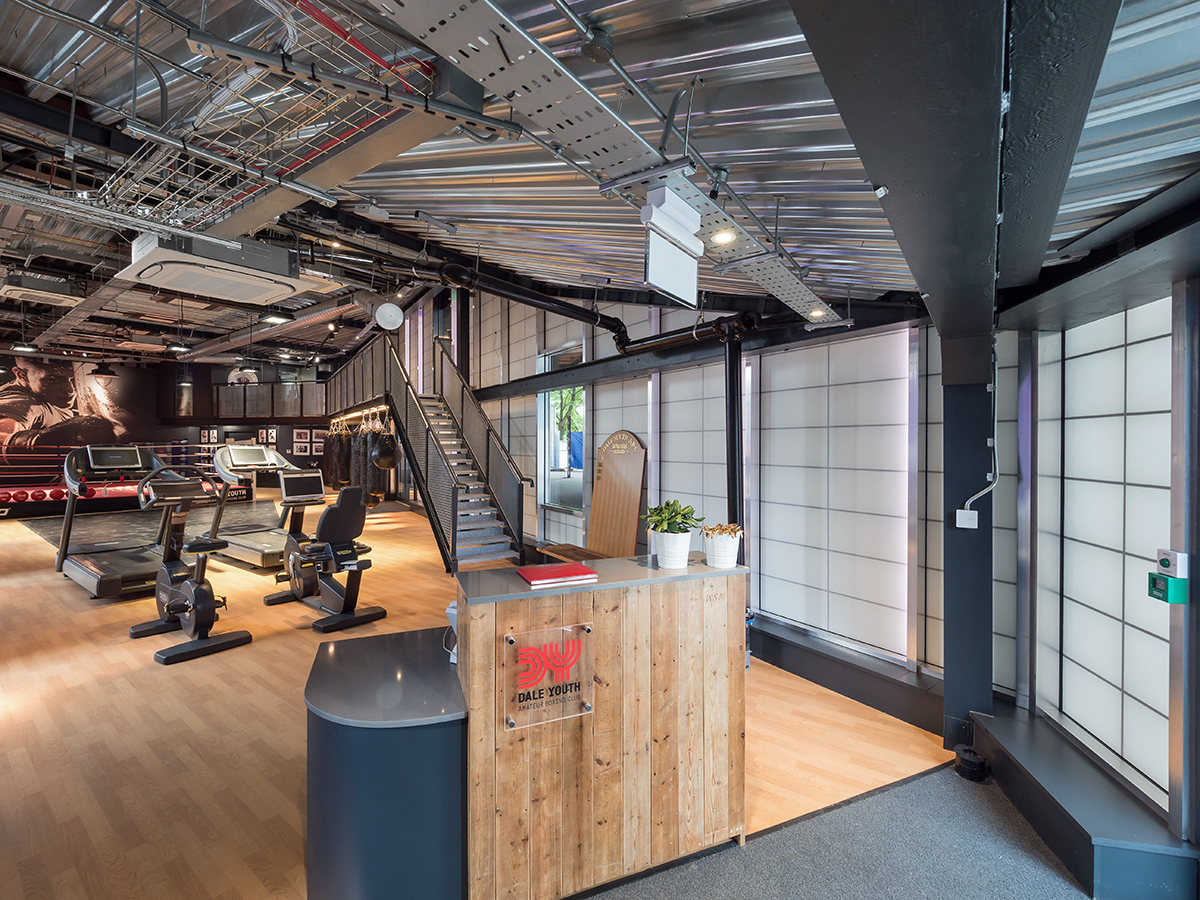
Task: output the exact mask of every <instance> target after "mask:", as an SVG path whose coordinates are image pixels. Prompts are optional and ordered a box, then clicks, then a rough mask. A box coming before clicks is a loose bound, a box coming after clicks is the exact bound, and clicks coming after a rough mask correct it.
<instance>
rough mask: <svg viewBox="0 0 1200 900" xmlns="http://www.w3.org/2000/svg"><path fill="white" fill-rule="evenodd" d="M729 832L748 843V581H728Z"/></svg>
mask: <svg viewBox="0 0 1200 900" xmlns="http://www.w3.org/2000/svg"><path fill="white" fill-rule="evenodd" d="M726 590H727V591H728V594H729V626H728V627H729V640H728V644H729V683H730V685H731V690H730V692H729V833H730V834H735V835H737V836H738V843H740V844H745V843H746V579H745V578H737V577H733V578H729V579H728V584H727V587H726Z"/></svg>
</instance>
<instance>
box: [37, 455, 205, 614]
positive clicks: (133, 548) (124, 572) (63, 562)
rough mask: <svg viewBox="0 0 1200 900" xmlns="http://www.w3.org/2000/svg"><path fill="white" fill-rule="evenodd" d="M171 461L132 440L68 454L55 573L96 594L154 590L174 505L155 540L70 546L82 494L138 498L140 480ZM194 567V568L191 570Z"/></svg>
mask: <svg viewBox="0 0 1200 900" xmlns="http://www.w3.org/2000/svg"><path fill="white" fill-rule="evenodd" d="M164 465H166V463H164V462H163V461H162V459H161V458H160V457H159V456H158V455H157V454H156V453H153V452H151V451H150V450H147V449H146V448H144V447H135V446H134V445H133V444H89V445H88V446H86V447H80V448H79V449H77V450H72V451H71V452H70V453H68V454H67V458H66V460H65V462H64V463H63V475H64V476H65V478H66V481H67V488H68V491H67V511H66V514H65V515H64V516H63V527H62V536H61V537H60V538H59V542H58V556H57V557H56V558H55V561H54V571H56V572H62V573H63V575H65V576H67V577H68V578H70V579H71V580H72V581H74V582H75V583H76V584H78V585H80V586H81V587H85V588H87V589H88V590H89V591H91V592H92V596H93V597H126V596H129V595H132V594H147V593H151V592H153V591H154V581H155V579H156V578H157V577H158V570H159V567H160V566H161V565H162V561H163V546H162V544H163V541H164V540H165V536H166V535H167V534H168V532H169V531H170V526H171V509H170V507H165V508H164V509H163V513H162V520H161V521H160V522H159V526H158V537H157V538H156V539H155V541H154V543H151V544H147V543H145V542H144V541H138V540H132V541H131V540H124V541H121V540H116V541H99V542H97V543H94V544H74V545H72V544H71V529H72V527H73V525H74V523H75V509H76V506H77V504H78V502H79V498H80V497H84V498H87V497H94V496H113V495H121V494H125V493H127V494H128V496H130V497H133V496H135V491H136V488H137V484H138V482H139V481H141V480H142V479H143V478H145V477H146V476H147V475H149V474H150V473H151V472H153V471H154V470H155V469H158V468H161V467H162V466H164ZM190 568H191V567H190V566H189V569H190Z"/></svg>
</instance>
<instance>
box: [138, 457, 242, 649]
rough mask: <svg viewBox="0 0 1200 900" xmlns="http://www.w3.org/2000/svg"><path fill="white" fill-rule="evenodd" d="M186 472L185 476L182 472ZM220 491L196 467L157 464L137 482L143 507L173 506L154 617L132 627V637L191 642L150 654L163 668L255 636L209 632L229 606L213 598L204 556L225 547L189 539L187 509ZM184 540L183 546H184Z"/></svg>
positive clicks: (216, 494)
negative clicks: (174, 634)
mask: <svg viewBox="0 0 1200 900" xmlns="http://www.w3.org/2000/svg"><path fill="white" fill-rule="evenodd" d="M183 473H187V474H183ZM219 492H220V489H219V488H218V487H217V485H216V483H215V482H214V481H213V478H212V476H211V475H208V474H206V473H205V472H204V471H203V470H202V469H200V468H199V467H197V466H191V465H180V466H159V467H158V468H157V469H155V470H154V471H153V472H151V473H150V474H149V475H147V476H146V477H145V478H143V479H142V480H141V481H139V482H138V486H137V498H138V503H140V504H141V507H142V509H150V508H152V507H164V506H174V507H175V508H174V510H172V512H171V518H170V525H169V527H168V528H167V531H166V534H165V535H164V536H163V558H162V559H163V561H162V566H161V567H160V568H159V570H158V577H157V578H156V579H155V583H154V602H155V604H156V605H157V606H158V619H157V620H152V621H149V622H143V623H142V624H141V625H134V626H133V627H131V628H130V629H129V636H130V637H131V638H142V637H149V636H150V635H155V634H167V633H168V632H171V631H182V632H183V633H184V634H186V635H187V636H188V637H190V638H193V640H190V641H187V642H185V643H183V644H178V645H176V646H174V647H168V648H165V649H163V650H159V651H158V652H157V653H155V654H154V659H155V661H156V662H160V663H162V664H163V665H167V666H169V665H171V664H172V663H177V662H184V661H186V660H189V659H197V658H199V657H201V656H208V655H209V654H211V653H219V652H220V651H222V650H229V649H231V648H233V647H240V646H241V645H243V644H249V643H250V642H251V640H253V638H252V637H251V635H250V632H248V631H231V632H228V633H226V634H217V635H214V634H212V633H211V632H212V627H213V625H214V624H215V623H216V621H217V619H218V618H219V616H218V615H217V610H218V609H219V608H224V607H226V606H227V603H226V601H225V598H223V597H222V598H221V599H217V597H216V595H215V594H214V593H213V589H212V585H211V584H210V583H209V582H208V579H206V578H205V574H206V570H207V568H208V554H210V553H214V552H216V551H217V550H223V549H225V547H226V546H227V544H226V542H225V541H222V540H215V541H214V540H208V539H206V538H194V539H193V540H191V541H187V538H186V537H185V536H184V529H185V527H186V526H187V517H188V511H189V510H190V509H191V507H192V503H193V502H194V501H196V500H203V499H216V497H217V496H218V494H219ZM185 542H186V543H185ZM184 553H194V554H196V566H195V571H194V572H193V571H192V567H190V566H189V565H188V564H187V563H185V562H184V561H183V559H182V555H183V554H184Z"/></svg>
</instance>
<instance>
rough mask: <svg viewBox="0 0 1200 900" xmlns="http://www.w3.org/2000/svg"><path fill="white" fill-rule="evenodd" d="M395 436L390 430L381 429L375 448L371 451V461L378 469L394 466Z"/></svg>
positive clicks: (395, 455)
mask: <svg viewBox="0 0 1200 900" xmlns="http://www.w3.org/2000/svg"><path fill="white" fill-rule="evenodd" d="M396 457H397V453H396V436H395V435H394V434H392V433H391V431H382V432H380V434H379V440H378V441H376V442H375V448H374V449H373V450H372V451H371V463H372V464H373V465H374V466H375V467H376V468H379V469H394V468H396Z"/></svg>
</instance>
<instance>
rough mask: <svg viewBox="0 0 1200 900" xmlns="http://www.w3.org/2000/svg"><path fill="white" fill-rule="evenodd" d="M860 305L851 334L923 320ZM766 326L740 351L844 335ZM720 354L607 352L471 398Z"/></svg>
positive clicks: (696, 346)
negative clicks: (863, 307) (607, 355)
mask: <svg viewBox="0 0 1200 900" xmlns="http://www.w3.org/2000/svg"><path fill="white" fill-rule="evenodd" d="M858 306H859V305H858V303H855V305H854V320H855V323H856V324H857V326H858V327H856V328H855V329H854V331H853V332H852V333H854V334H859V333H862V332H863V331H866V330H869V329H871V328H876V327H879V326H886V325H893V324H895V323H897V322H906V321H917V320H920V319H923V318H924V311H921V310H917V309H914V308H913V307H911V306H896V307H891V308H889V307H884V306H882V305H880V306H875V307H871V308H870V309H865V310H862V311H860V310H859V308H858ZM834 309H835V310H836V309H837V307H836V306H835V307H834ZM765 325H766V327H764V328H763V329H762V330H760V331H752V332H749V333H747V334H746V335H745V336H744V337H743V339H742V351H743V352H748V351H755V350H763V349H765V348H767V347H783V346H787V345H788V344H798V343H801V342H803V341H812V342H814V343H819V342H822V341H829V340H833V339H836V338H837V337H841V336H842V334H843V333H841V332H839V333H837V334H831V333H830V332H828V331H812V332H810V331H807V330H805V328H804V322H803V321H802V320H799V319H797V320H796V321H795V322H794V323H793V324H786V325H785V324H784V323H778V325H777V326H772V325H771V323H765ZM724 354H725V347H724V346H723V345H722V344H721V343H720V342H719V341H717V340H707V341H700V342H694V343H689V344H684V345H677V346H672V347H669V348H667V349H665V350H652V351H648V352H643V353H637V354H634V355H631V356H609V357H606V358H604V359H598V360H596V361H594V362H590V363H583V364H581V365H578V366H571V367H569V368H566V369H559V370H558V371H555V372H545V373H543V374H541V375H530V376H529V377H527V378H517V379H514V380H513V381H508V382H505V383H504V384H496V385H492V386H491V387H482V388H478V389H476V391H475V398H476V399H477V400H479V402H481V403H482V402H484V401H487V400H503V399H506V398H509V397H528V396H531V395H533V394H540V393H542V392H543V391H557V390H561V389H562V388H569V387H574V386H576V385H580V384H589V383H591V382H595V381H613V380H617V379H620V378H630V377H632V376H634V375H642V374H645V373H646V372H654V371H657V370H660V369H671V368H676V367H678V366H686V365H694V364H696V363H699V362H709V361H713V360H717V359H720V358H722V357H723V356H724Z"/></svg>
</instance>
